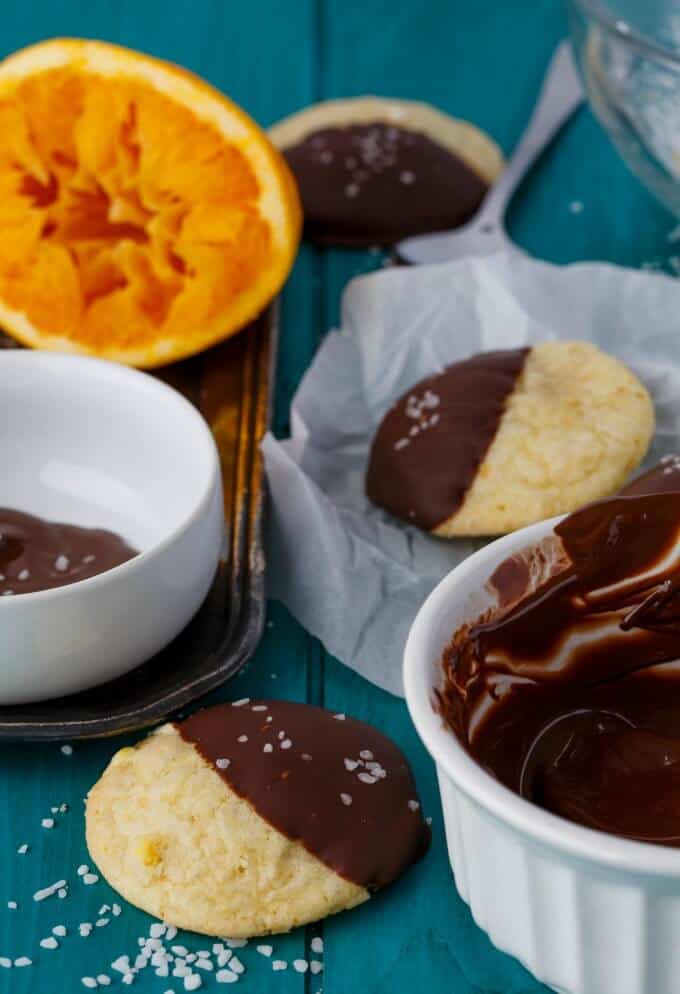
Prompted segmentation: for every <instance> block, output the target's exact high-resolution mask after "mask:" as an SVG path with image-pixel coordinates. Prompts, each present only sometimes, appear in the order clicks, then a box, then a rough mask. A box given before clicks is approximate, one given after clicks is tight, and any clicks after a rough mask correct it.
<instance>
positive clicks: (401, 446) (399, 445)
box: [394, 438, 411, 452]
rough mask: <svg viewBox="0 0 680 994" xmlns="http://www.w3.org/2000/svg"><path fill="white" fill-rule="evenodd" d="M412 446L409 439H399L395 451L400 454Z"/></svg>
mask: <svg viewBox="0 0 680 994" xmlns="http://www.w3.org/2000/svg"><path fill="white" fill-rule="evenodd" d="M410 444H411V442H410V440H409V439H408V438H398V439H397V441H396V442H395V443H394V449H395V451H396V452H400V451H401V450H402V449H405V448H406V446H407V445H410Z"/></svg>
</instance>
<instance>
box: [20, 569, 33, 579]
mask: <svg viewBox="0 0 680 994" xmlns="http://www.w3.org/2000/svg"><path fill="white" fill-rule="evenodd" d="M30 576H31V574H30V572H29V570H27V569H22V570H21V571H20V572H19V573H17V580H22V581H23V580H28V579H30Z"/></svg>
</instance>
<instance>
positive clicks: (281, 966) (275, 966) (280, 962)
mask: <svg viewBox="0 0 680 994" xmlns="http://www.w3.org/2000/svg"><path fill="white" fill-rule="evenodd" d="M287 966H288V964H287V963H286V961H285V959H275V960H274V962H273V963H272V970H285V969H286V967H287Z"/></svg>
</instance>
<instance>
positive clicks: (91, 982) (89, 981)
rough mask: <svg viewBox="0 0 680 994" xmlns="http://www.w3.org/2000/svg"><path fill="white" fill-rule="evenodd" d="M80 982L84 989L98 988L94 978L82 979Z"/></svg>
mask: <svg viewBox="0 0 680 994" xmlns="http://www.w3.org/2000/svg"><path fill="white" fill-rule="evenodd" d="M80 982H81V984H82V985H83V987H91V988H94V987H96V986H97V981H96V980H95V979H94V977H81V978H80Z"/></svg>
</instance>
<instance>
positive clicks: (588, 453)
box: [366, 341, 654, 538]
mask: <svg viewBox="0 0 680 994" xmlns="http://www.w3.org/2000/svg"><path fill="white" fill-rule="evenodd" d="M653 431H654V409H653V407H652V402H651V400H650V397H649V394H648V393H647V391H646V389H645V388H644V386H643V385H642V383H640V381H639V380H638V379H637V377H636V376H635V375H634V374H633V373H632V372H631V371H630V370H629V369H628V368H627V367H626V366H625V365H624V364H623V363H622V362H620V361H619V360H618V359H615V358H614V357H613V356H610V355H607V354H606V353H604V352H602V351H601V350H600V349H598V348H597V347H596V346H595V345H592V344H590V343H588V342H565V341H561V342H544V343H541V344H539V345H534V346H531V347H527V348H521V349H512V350H507V351H498V352H486V353H480V354H479V355H476V356H472V357H471V358H469V359H465V360H463V361H462V362H457V363H454V364H453V365H451V366H448V367H447V368H446V369H444V370H443V371H442V372H440V373H437V374H435V375H434V376H431V377H429V378H427V379H425V380H422V381H421V382H420V383H418V384H416V385H415V386H414V387H412V388H411V389H410V390H409V391H408V392H407V393H406V394H404V396H403V397H401V398H400V399H399V400H398V401H397V403H396V404H395V405H394V406H393V407H392V408H391V409H390V410H389V411H388V412H387V413H386V414H385V416H384V418H383V420H382V422H381V424H380V426H379V427H378V430H377V432H376V434H375V437H374V440H373V444H372V448H371V453H370V458H369V464H368V470H367V474H366V493H367V495H368V497H369V498H370V500H371V501H373V503H375V504H377V505H379V506H380V507H383V508H385V509H386V510H387V511H389V512H391V513H392V514H393V515H395V516H396V517H398V518H401V519H402V520H404V521H406V522H408V523H410V524H413V525H417V526H418V527H420V528H422V529H424V530H425V531H429V532H432V533H434V534H435V535H440V536H442V537H445V538H451V537H455V536H461V535H467V536H473V535H498V534H502V533H504V532H509V531H513V530H514V529H516V528H521V527H523V526H524V525H528V524H531V523H532V522H534V521H540V520H542V519H544V518H549V517H552V516H553V515H555V514H562V513H566V512H568V511H572V510H575V509H576V508H578V507H580V506H581V505H583V504H585V503H588V502H589V501H592V500H597V499H598V498H600V497H605V496H608V495H609V494H612V493H614V492H615V491H616V490H617V489H618V488H619V487H620V486H621V485H622V484H623V483H624V482H625V480H626V479H627V478H628V476H629V474H630V473H631V472H632V471H633V470H634V469H635V467H636V466H637V465H638V464H639V462H640V460H641V459H642V458H643V456H644V454H645V452H646V451H647V447H648V445H649V441H650V438H651V436H652V433H653Z"/></svg>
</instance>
